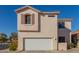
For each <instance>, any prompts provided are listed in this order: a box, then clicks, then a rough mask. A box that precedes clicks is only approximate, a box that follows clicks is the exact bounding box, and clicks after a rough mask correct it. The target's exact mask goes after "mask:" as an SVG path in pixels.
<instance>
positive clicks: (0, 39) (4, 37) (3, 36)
mask: <svg viewBox="0 0 79 59" xmlns="http://www.w3.org/2000/svg"><path fill="white" fill-rule="evenodd" d="M7 39H8V37H7V35H6V34H4V33H0V42H6V41H7Z"/></svg>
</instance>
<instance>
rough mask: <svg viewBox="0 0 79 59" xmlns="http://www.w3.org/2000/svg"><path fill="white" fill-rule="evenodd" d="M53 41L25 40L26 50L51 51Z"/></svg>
mask: <svg viewBox="0 0 79 59" xmlns="http://www.w3.org/2000/svg"><path fill="white" fill-rule="evenodd" d="M52 47H53V41H52V39H25V50H50V49H52Z"/></svg>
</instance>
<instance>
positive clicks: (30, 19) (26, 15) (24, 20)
mask: <svg viewBox="0 0 79 59" xmlns="http://www.w3.org/2000/svg"><path fill="white" fill-rule="evenodd" d="M26 16H30V24H28V23H27V22H26ZM24 24H26V25H31V24H32V17H31V14H25V15H24Z"/></svg>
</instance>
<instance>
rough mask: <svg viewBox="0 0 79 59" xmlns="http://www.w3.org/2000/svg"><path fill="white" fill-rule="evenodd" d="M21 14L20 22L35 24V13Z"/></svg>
mask: <svg viewBox="0 0 79 59" xmlns="http://www.w3.org/2000/svg"><path fill="white" fill-rule="evenodd" d="M21 16H22V17H21V18H22V19H21V23H22V24H27V25H28V24H31V25H32V24H35V14H21Z"/></svg>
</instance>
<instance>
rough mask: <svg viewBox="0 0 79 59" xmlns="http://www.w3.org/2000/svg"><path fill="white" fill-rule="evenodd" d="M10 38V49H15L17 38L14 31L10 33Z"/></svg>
mask: <svg viewBox="0 0 79 59" xmlns="http://www.w3.org/2000/svg"><path fill="white" fill-rule="evenodd" d="M10 40H11V44H10V50H13V51H14V50H16V49H17V43H18V42H17V40H18V36H17V33H16V32H13V33H11V36H10Z"/></svg>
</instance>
